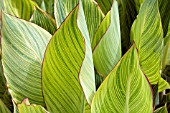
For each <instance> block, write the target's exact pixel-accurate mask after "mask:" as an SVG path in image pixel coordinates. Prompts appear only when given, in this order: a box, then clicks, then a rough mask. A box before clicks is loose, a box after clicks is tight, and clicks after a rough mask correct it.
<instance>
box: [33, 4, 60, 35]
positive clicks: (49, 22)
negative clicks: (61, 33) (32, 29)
mask: <svg viewBox="0 0 170 113" xmlns="http://www.w3.org/2000/svg"><path fill="white" fill-rule="evenodd" d="M31 21H32V22H33V23H35V24H37V25H39V26H40V27H42V28H44V29H45V30H47V31H48V32H49V33H51V34H54V33H55V32H56V31H57V26H56V23H55V20H54V19H53V18H52V17H51V16H50V15H49V14H47V13H46V12H45V11H43V10H42V9H40V8H39V7H36V8H35V10H34V13H33V15H32V17H31Z"/></svg>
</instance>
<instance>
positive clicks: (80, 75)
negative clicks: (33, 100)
mask: <svg viewBox="0 0 170 113" xmlns="http://www.w3.org/2000/svg"><path fill="white" fill-rule="evenodd" d="M42 69H43V70H42V85H43V94H44V99H45V103H46V105H47V110H48V111H49V112H58V113H79V112H85V111H84V110H85V108H84V107H85V103H86V101H87V102H88V105H89V104H91V101H92V98H93V95H94V93H95V90H96V89H95V77H94V68H93V60H92V52H91V45H90V39H89V34H88V30H87V26H86V21H85V17H84V13H83V9H82V4H81V1H80V3H79V5H78V6H77V7H76V8H75V9H73V11H72V12H71V13H70V14H69V16H68V17H67V18H66V20H65V21H64V22H63V23H62V24H61V26H60V28H59V29H58V30H57V32H56V33H55V34H54V36H53V37H52V39H51V41H50V43H49V45H48V47H47V50H46V53H45V57H44V62H43V68H42ZM82 89H83V90H82Z"/></svg>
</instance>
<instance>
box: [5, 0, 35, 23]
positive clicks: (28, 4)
mask: <svg viewBox="0 0 170 113" xmlns="http://www.w3.org/2000/svg"><path fill="white" fill-rule="evenodd" d="M3 2H4V8H5V9H4V10H5V12H6V13H8V14H11V15H13V16H17V17H19V18H22V19H25V20H29V19H30V18H31V15H32V13H33V9H34V3H33V2H32V0H3Z"/></svg>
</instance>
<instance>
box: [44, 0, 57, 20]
mask: <svg viewBox="0 0 170 113" xmlns="http://www.w3.org/2000/svg"><path fill="white" fill-rule="evenodd" d="M54 1H55V0H44V4H45V9H46V11H47V13H49V14H50V15H51V16H52V17H54Z"/></svg>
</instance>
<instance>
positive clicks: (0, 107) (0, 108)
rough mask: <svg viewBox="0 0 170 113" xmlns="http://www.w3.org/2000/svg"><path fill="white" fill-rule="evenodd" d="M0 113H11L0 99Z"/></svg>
mask: <svg viewBox="0 0 170 113" xmlns="http://www.w3.org/2000/svg"><path fill="white" fill-rule="evenodd" d="M0 113H11V111H10V110H9V109H8V108H7V107H6V106H5V104H4V103H3V102H2V100H1V99H0Z"/></svg>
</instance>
